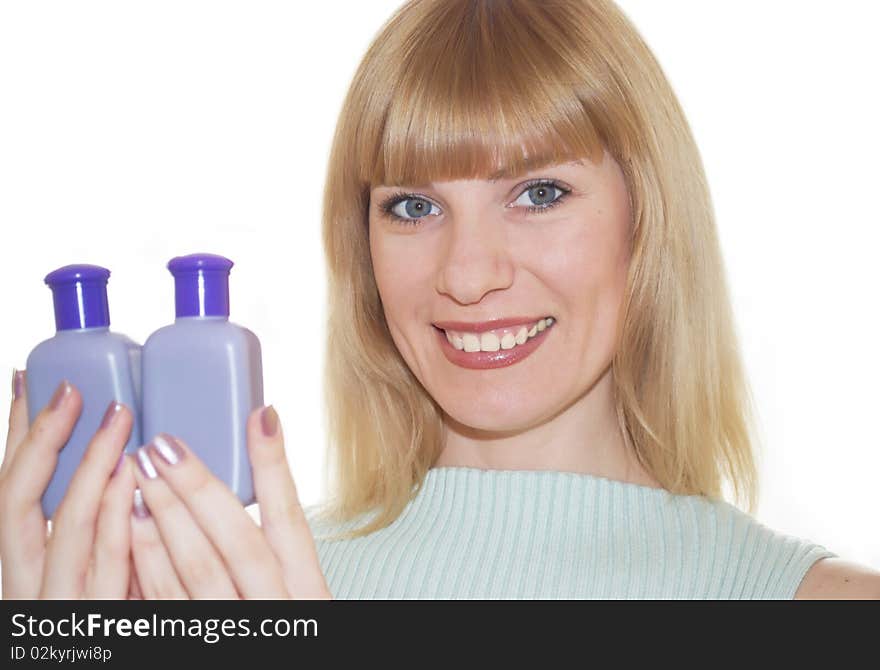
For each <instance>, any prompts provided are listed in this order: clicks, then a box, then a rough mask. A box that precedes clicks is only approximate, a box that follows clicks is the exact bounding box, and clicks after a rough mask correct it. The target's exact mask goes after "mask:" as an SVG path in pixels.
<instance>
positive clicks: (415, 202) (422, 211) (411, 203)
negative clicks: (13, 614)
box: [381, 193, 436, 222]
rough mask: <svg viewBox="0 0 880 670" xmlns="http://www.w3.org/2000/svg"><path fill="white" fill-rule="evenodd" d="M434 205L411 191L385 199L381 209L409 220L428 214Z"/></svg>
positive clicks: (400, 218)
mask: <svg viewBox="0 0 880 670" xmlns="http://www.w3.org/2000/svg"><path fill="white" fill-rule="evenodd" d="M401 205H402V207H401ZM435 206H436V205H434V203H432V202H430V201H428V200H425V198H422V197H420V196H417V195H415V194H412V193H403V194H398V195H396V196H394V197H393V198H392V199H391V200H386V201H385V202H384V203H383V204H382V205H381V209H382V211H383V212H385V213H386V214H388V215H389V216H392V217H394V218H396V219H399V220H400V221H405V222H409V221H414V220H416V219H421V218H424V217H425V216H428V215H430V214H431V209H432V208H433V207H435ZM434 216H436V214H435V215H434Z"/></svg>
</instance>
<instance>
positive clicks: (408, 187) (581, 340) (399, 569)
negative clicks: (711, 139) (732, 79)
mask: <svg viewBox="0 0 880 670" xmlns="http://www.w3.org/2000/svg"><path fill="white" fill-rule="evenodd" d="M324 203H325V210H324V244H325V251H326V254H327V262H328V266H329V277H330V287H329V288H330V291H329V296H330V305H329V308H330V311H329V323H328V326H329V327H328V336H329V341H328V350H327V356H328V357H327V367H326V372H327V376H326V386H325V390H326V394H327V395H326V400H327V406H328V411H329V419H330V423H329V427H330V446H331V464H332V468H333V474H334V477H333V481H332V486H333V489H332V490H333V494H334V495H333V496H332V497H331V498H330V499H329V500H328V501H327V503H326V504H325V505H322V506H320V507H317V506H316V507H315V508H313V509H309V510H306V513H305V514H304V513H303V510H302V509H301V507H300V505H299V503H298V502H297V496H296V489H295V486H294V483H293V479H292V477H291V476H290V473H289V471H288V469H287V463H286V460H285V458H284V450H283V438H282V435H281V429H280V425H279V422H278V417H277V414H276V413H275V412H274V410H273V409H272V408H264V409H262V410H260V411H259V412H255V413H254V415H253V416H251V417H250V421H249V426H248V434H249V450H250V455H251V459H252V462H253V465H254V478H255V486H256V490H257V497H258V500H259V502H260V509H261V516H262V527H258V526H257V525H255V524H254V523H253V522H251V520H250V518H249V517H248V515H247V514H246V512H244V511H243V510H242V509H241V507H240V505H237V502H236V501H235V499H234V497H233V496H232V494H231V493H230V492H229V491H228V490H226V489H225V488H224V487H223V486H222V485H221V484H220V483H219V482H218V481H217V480H216V479H214V478H213V477H212V476H211V475H210V473H208V472H207V470H206V469H205V468H204V467H203V466H202V464H201V463H200V462H199V461H198V459H197V458H195V457H194V456H193V455H192V454H191V453H190V452H189V450H188V449H187V447H186V445H185V444H183V443H181V442H180V441H178V440H176V439H175V438H174V437H173V436H160V437H158V438H157V439H155V440H154V441H153V443H152V444H151V445H149V446H148V447H146V448H144V449H142V450H141V451H140V452H139V453H138V455H137V458H136V459H131V458H123V459H122V460H121V461H120V466H119V467H118V468H116V470H115V473H114V463H115V462H116V459H117V458H118V455H119V452H120V450H121V448H122V444H123V443H124V441H125V439H124V437H125V435H127V431H128V426H129V425H130V414H129V413H128V411H127V410H126V409H125V408H121V407H116V406H111V408H109V409H108V415H107V417H108V418H107V421H106V422H105V425H104V426H103V427H102V428H101V430H99V431H98V433H97V434H96V436H95V439H94V441H93V443H92V445H90V447H89V457H88V458H87V459H86V461H84V464H83V466H82V467H81V468H80V471H78V473H77V476H76V479H75V481H74V483H73V484H72V486H71V492H70V493H69V494H68V496H67V498H66V499H65V501H64V502H63V503H62V505H61V507H60V508H59V512H58V517H57V520H56V523H55V527H54V528H53V532H52V535H51V537H50V539H49V542H48V544H46V542H45V535H44V533H42V532H41V529H43V530H44V528H45V521H44V520H43V519H42V517H39V518H38V514H39V513H38V498H39V492H40V491H41V490H42V489H41V488H40V484H42V485H43V486H45V481H48V477H49V476H50V474H51V464H52V458H51V455H52V453H53V449H57V448H58V445H60V444H63V441H64V439H65V435H66V434H67V433H69V430H70V426H72V422H73V421H75V418H76V415H77V413H78V403H79V402H80V400H79V396H78V394H77V392H76V390H75V389H72V388H69V387H64V386H62V388H61V389H59V394H58V396H57V402H56V403H53V407H50V408H47V409H46V410H44V412H43V413H42V414H41V415H40V418H39V419H38V420H37V422H36V423H35V425H34V427H33V428H31V429H30V431H28V430H27V427H26V425H25V423H26V422H25V420H24V418H23V417H24V410H23V409H22V407H23V405H24V401H25V400H26V399H24V398H23V395H24V393H23V390H22V391H21V392H20V393H18V398H17V399H16V400H14V402H13V408H12V421H11V428H10V439H9V444H10V445H11V448H8V449H7V452H8V453H7V461H8V463H4V468H3V472H2V473H0V502H2V510H3V511H2V514H3V517H2V520H3V526H4V529H5V530H4V531H3V533H2V535H3V537H2V538H0V550H2V552H3V561H4V563H3V567H4V570H3V578H4V594H6V593H7V592H10V593H11V594H12V595H19V594H38V595H40V596H42V597H55V596H58V595H79V594H83V593H84V594H85V595H92V596H95V595H109V596H124V595H126V593H129V594H130V595H134V596H139V595H141V596H144V597H159V598H167V597H218V596H219V597H236V596H243V597H297V598H301V597H315V598H321V597H337V598H360V597H367V598H371V597H372V598H386V597H392V598H410V597H420V598H432V597H441V598H457V597H473V598H534V597H542V598H560V597H561V598H582V597H613V598H618V597H619V598H629V597H635V598H791V597H798V598H819V597H832V598H864V597H869V598H870V597H880V573H877V572H876V571H873V570H870V569H868V568H865V567H862V566H858V565H855V564H852V563H849V562H846V561H843V560H841V559H840V558H839V557H837V555H836V554H834V553H833V552H831V551H828V550H827V549H825V548H824V547H821V546H819V545H816V544H814V543H811V542H809V541H806V540H802V539H798V538H794V537H790V536H787V535H784V534H782V533H779V532H776V531H773V530H771V529H769V528H766V527H764V526H763V525H761V524H760V523H758V522H757V521H756V520H754V519H753V518H752V517H751V516H749V515H748V514H746V513H745V512H741V511H740V510H739V509H738V508H736V507H734V506H733V505H732V504H730V503H727V502H725V501H724V500H723V498H722V485H723V484H724V483H725V482H726V483H729V484H730V485H731V486H732V488H733V491H734V492H735V494H736V496H737V497H738V498H739V499H740V501H742V502H743V503H744V504H745V506H746V507H747V508H748V509H749V510H750V511H751V510H752V509H753V508H754V501H755V499H756V496H757V486H756V479H757V478H756V473H755V466H754V462H753V457H752V444H753V439H754V438H753V425H752V415H751V409H750V396H749V392H748V387H747V383H746V380H745V377H744V374H743V367H742V364H741V361H740V358H739V353H738V345H737V342H736V337H735V330H734V322H733V318H732V313H731V309H730V301H729V297H728V292H727V287H726V284H725V277H724V271H723V263H722V258H721V254H720V250H719V247H718V241H717V237H716V230H715V226H714V219H713V213H712V207H711V203H710V199H709V194H708V189H707V186H706V181H705V176H704V173H703V169H702V166H701V161H700V157H699V154H698V151H697V149H696V147H695V145H694V142H693V138H692V136H691V133H690V130H689V128H688V124H687V122H686V120H685V118H684V114H683V112H682V110H681V108H680V106H679V105H678V103H677V101H676V99H675V96H674V94H673V92H672V90H671V88H670V86H669V84H668V82H667V81H666V78H665V76H664V75H663V73H662V71H661V68H660V67H659V65H658V64H657V62H656V60H655V59H654V58H653V56H652V55H651V53H650V51H649V50H648V48H647V47H646V46H645V44H644V43H643V41H642V40H641V39H640V37H639V36H638V34H637V32H636V31H635V29H634V28H633V26H632V25H631V24H630V22H629V21H628V20H627V19H626V18H625V16H624V15H623V14H622V13H621V12H620V11H619V10H618V8H617V7H616V6H615V5H614V4H613V3H612V2H610V1H608V0H554V1H553V2H533V1H529V0H504V1H503V2H500V1H496V2H488V1H486V0H413V1H412V2H408V3H407V4H406V5H404V6H403V7H402V8H401V9H400V10H399V11H398V12H397V13H395V15H394V16H393V17H392V18H391V19H390V20H389V21H388V23H387V24H386V25H385V26H384V28H383V30H382V31H381V32H380V34H379V35H377V37H376V38H375V40H374V41H373V43H372V45H371V47H370V48H369V50H368V52H367V54H366V56H365V58H364V60H363V62H362V63H361V65H360V68H359V69H358V71H357V73H356V75H355V78H354V81H353V82H352V85H351V88H350V90H349V93H348V97H347V99H346V101H345V104H344V108H343V113H342V116H341V118H340V120H339V123H338V126H337V132H336V136H335V138H334V143H333V149H332V153H331V158H330V165H329V170H328V178H327V184H326V192H325V200H324ZM19 377H20V376H19ZM10 453H11V454H12V456H11V457H10V455H9V454H10ZM35 472H36V473H37V474H35ZM105 484H106V488H105ZM136 487H137V489H136ZM135 493H137V496H136V497H135V504H134V514H133V515H131V519H130V520H129V516H128V515H129V510H130V509H131V505H129V504H126V501H127V500H129V499H130V498H131V496H132V495H134V494H135ZM102 499H103V503H104V504H102ZM28 524H30V525H28ZM41 524H42V525H41ZM84 528H85V529H88V530H87V531H86V532H83V529H84ZM13 537H17V538H22V537H25V538H27V539H28V541H27V542H21V541H20V540H19V541H17V542H13V541H12V538H13ZM20 545H25V548H26V549H27V551H26V550H25V549H23V548H22V547H21V546H20ZM129 545H130V547H131V554H132V556H133V558H134V568H133V569H132V567H131V566H130V565H129V563H128V560H127V558H126V557H127V555H128V547H129ZM71 557H73V559H71ZM90 564H91V565H92V566H94V567H93V568H91V569H90V568H89V565H90ZM8 573H12V574H11V575H9V576H8Z"/></svg>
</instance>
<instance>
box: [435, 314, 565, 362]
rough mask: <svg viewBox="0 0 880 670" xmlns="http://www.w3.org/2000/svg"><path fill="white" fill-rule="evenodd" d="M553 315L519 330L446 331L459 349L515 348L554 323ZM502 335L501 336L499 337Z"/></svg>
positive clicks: (449, 338) (453, 344) (493, 349)
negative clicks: (485, 331) (483, 331)
mask: <svg viewBox="0 0 880 670" xmlns="http://www.w3.org/2000/svg"><path fill="white" fill-rule="evenodd" d="M554 322H555V320H554V319H553V317H547V318H546V319H541V320H540V321H538V322H537V323H536V324H535V325H533V326H532V327H531V329H529V328H528V327H527V326H519V328H518V330H516V331H514V330H509V329H505V328H502V329H498V330H496V331H495V332H487V333H456V332H452V331H445V332H446V339H447V340H448V341H449V343H450V344H451V345H452V346H453V347H455V348H456V349H458V350H459V351H466V352H469V353H474V352H477V351H498V350H499V349H505V350H506V349H513V348H514V347H516V346H519V345H521V344H525V342H526V340H528V339H529V338H532V337H534V336H535V335H537V334H538V333H539V332H541V331H543V330H546V329H547V328H549V327H550V326H552V325H553V323H554ZM499 335H500V337H499Z"/></svg>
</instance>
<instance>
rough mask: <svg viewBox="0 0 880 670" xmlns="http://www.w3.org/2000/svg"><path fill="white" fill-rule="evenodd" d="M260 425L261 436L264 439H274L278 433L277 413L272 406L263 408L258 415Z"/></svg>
mask: <svg viewBox="0 0 880 670" xmlns="http://www.w3.org/2000/svg"><path fill="white" fill-rule="evenodd" d="M260 423H261V424H262V428H263V435H265V436H266V437H274V436H275V433H277V432H278V412H276V411H275V408H274V407H272V405H269V406H268V407H265V408H263V411H262V412H261V413H260Z"/></svg>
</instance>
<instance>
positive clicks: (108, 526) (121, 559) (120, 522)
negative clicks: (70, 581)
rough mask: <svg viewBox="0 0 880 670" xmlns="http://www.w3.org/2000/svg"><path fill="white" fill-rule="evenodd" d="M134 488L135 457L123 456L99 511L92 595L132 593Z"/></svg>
mask: <svg viewBox="0 0 880 670" xmlns="http://www.w3.org/2000/svg"><path fill="white" fill-rule="evenodd" d="M134 489H135V484H134V472H132V464H131V459H128V458H122V459H120V460H119V463H118V465H117V469H116V470H115V471H114V472H113V474H112V475H111V476H110V482H109V483H108V484H107V489H106V490H105V491H104V497H103V498H102V500H101V508H100V510H99V512H98V524H97V528H96V530H95V547H94V551H93V552H92V564H93V566H94V572H93V575H92V580H91V584H90V587H89V589H88V590H87V594H88V597H89V598H92V599H106V598H113V599H120V598H125V597H126V596H127V595H128V589H129V584H130V581H131V573H130V560H131V558H130V557H131V521H130V517H131V507H132V502H133V500H134Z"/></svg>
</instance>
